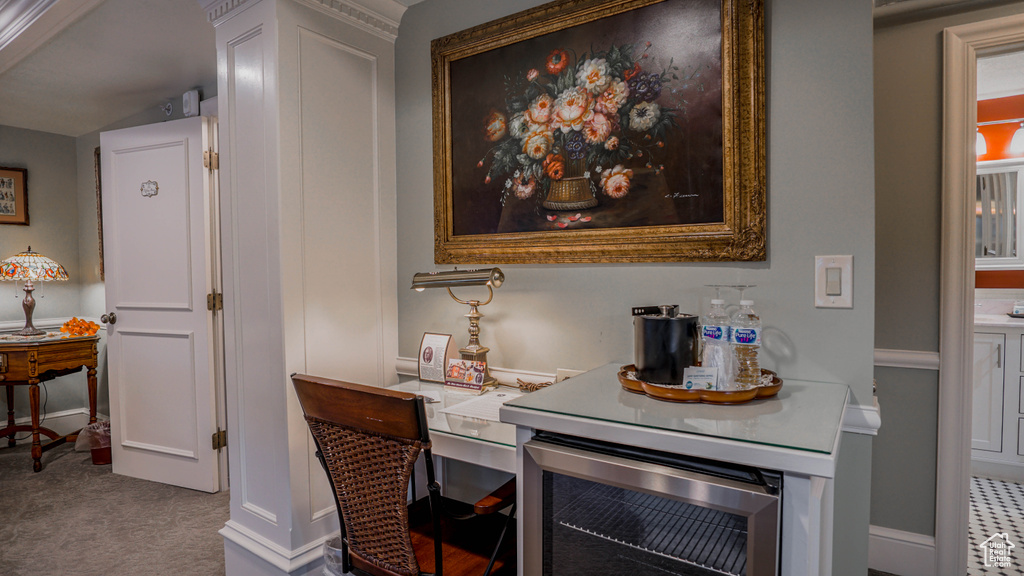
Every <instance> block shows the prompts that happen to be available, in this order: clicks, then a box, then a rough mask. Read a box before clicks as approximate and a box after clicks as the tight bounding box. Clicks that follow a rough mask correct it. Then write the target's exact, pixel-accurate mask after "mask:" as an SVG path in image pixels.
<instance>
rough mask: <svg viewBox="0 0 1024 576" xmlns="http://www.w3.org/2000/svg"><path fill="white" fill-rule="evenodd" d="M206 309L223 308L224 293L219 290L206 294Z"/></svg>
mask: <svg viewBox="0 0 1024 576" xmlns="http://www.w3.org/2000/svg"><path fill="white" fill-rule="evenodd" d="M206 309H207V310H223V309H224V294H223V293H221V292H212V293H210V294H207V295H206Z"/></svg>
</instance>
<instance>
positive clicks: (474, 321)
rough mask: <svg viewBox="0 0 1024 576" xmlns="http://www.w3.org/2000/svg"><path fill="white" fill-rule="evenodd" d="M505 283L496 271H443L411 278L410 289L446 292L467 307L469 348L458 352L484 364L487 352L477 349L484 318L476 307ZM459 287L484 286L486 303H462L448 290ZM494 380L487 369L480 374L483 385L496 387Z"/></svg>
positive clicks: (477, 301) (483, 347)
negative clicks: (430, 289)
mask: <svg viewBox="0 0 1024 576" xmlns="http://www.w3.org/2000/svg"><path fill="white" fill-rule="evenodd" d="M504 281H505V275H504V274H502V273H501V269H500V268H484V269H480V270H447V271H443V272H420V273H418V274H415V275H413V277H412V289H413V290H416V291H417V292H422V291H423V290H425V289H427V288H446V289H447V290H448V295H449V296H451V297H452V299H453V300H455V301H456V302H458V303H459V304H466V305H468V306H469V314H466V318H469V344H467V345H466V346H465V347H464V348H459V354H461V356H462V359H463V360H474V361H477V362H485V363H486V362H487V352H488V351H490V348H487V347H486V346H481V345H480V319H481V318H483V317H484V315H483V314H481V313H480V310H479V307H480V306H484V305H486V304H489V303H490V302H491V300H492V299H494V289H495V288H497V287H499V286H501V284H502V283H503V282H504ZM463 286H487V300H486V301H484V302H481V301H479V300H462V299H460V298H458V297H457V296H455V294H454V293H453V292H452V288H458V287H463ZM496 383H497V380H496V379H495V378H493V377H492V376H491V371H490V366H487V368H486V371H485V372H484V385H485V386H486V385H491V384H496Z"/></svg>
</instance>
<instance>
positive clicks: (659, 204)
mask: <svg viewBox="0 0 1024 576" xmlns="http://www.w3.org/2000/svg"><path fill="white" fill-rule="evenodd" d="M595 6H596V7H597V10H594V9H593V8H594V7H595ZM581 7H583V8H588V9H590V12H589V14H590V15H591V16H590V17H591V18H592V19H590V20H587V21H585V22H582V23H579V18H576V19H572V18H569V19H568V20H569V21H570V22H571V23H572V24H571V25H561V27H559V26H558V25H554V24H551V23H550V22H546V21H545V17H548V16H550V17H551V18H549V20H552V21H557V16H559V15H571V14H574V12H573V10H574V9H577V8H581ZM602 10H603V11H602ZM597 14H600V15H601V17H596V15H597ZM722 14H723V8H722V2H721V1H720V0H663V1H651V0H646V1H642V2H621V1H619V2H608V1H606V2H595V1H589V2H587V1H585V0H584V1H577V2H561V3H556V4H551V5H545V6H543V7H540V8H538V9H534V10H533V11H528V12H526V13H522V14H521V15H515V16H512V17H509V18H510V19H512V20H513V22H508V21H506V22H505V27H508V26H511V25H512V24H522V23H524V22H525V23H533V24H534V26H535V27H536V30H535V31H534V33H533V35H530V30H529V27H524V28H518V29H517V30H519V32H518V33H519V34H520V35H523V37H522V38H520V39H518V40H517V41H514V42H509V41H508V40H507V39H504V40H499V41H497V42H496V43H495V45H494V46H492V47H490V48H489V49H487V48H481V45H480V42H477V43H476V44H474V43H472V42H469V41H468V40H470V39H474V38H477V39H479V38H484V37H486V34H485V33H484V30H481V29H473V30H470V31H467V33H465V36H464V37H459V36H458V35H455V36H454V37H448V38H446V39H441V41H440V42H439V41H437V40H435V43H434V45H433V52H434V68H435V76H434V80H435V88H437V86H436V84H437V83H438V81H439V79H443V80H445V81H446V82H444V83H443V84H442V89H441V90H437V89H435V148H436V147H438V146H440V147H441V148H442V150H441V154H440V156H438V155H437V153H438V151H437V150H435V195H436V198H435V211H436V212H441V218H438V214H435V224H436V225H437V226H441V225H443V226H444V229H443V230H441V229H438V230H436V239H435V240H436V243H435V256H436V259H437V260H438V261H439V262H440V261H450V262H474V261H475V262H502V261H507V262H545V261H548V262H555V261H563V262H573V261H618V260H623V261H645V260H651V261H656V260H687V259H702V258H701V257H700V254H699V252H698V253H696V254H697V257H696V258H695V257H694V256H693V255H692V254H687V253H685V250H679V249H678V248H679V246H659V245H658V244H659V242H660V240H659V239H658V238H656V237H657V236H667V237H668V238H670V239H676V240H678V239H683V240H684V241H686V240H690V238H692V236H693V235H694V234H697V235H703V236H704V237H705V238H710V237H712V236H714V235H715V234H716V233H717V232H720V231H722V230H723V229H726V228H730V226H732V227H734V225H735V223H736V222H737V219H736V217H735V213H733V212H730V209H734V208H739V206H738V205H737V202H736V201H737V200H741V199H742V198H741V195H739V194H736V192H737V190H738V188H737V187H736V186H735V185H731V186H727V178H726V177H725V173H724V168H725V163H726V160H727V156H728V154H729V153H731V152H733V150H732V149H731V148H730V147H728V146H725V145H724V143H723V139H724V138H726V136H732V135H733V131H730V130H728V129H729V128H730V127H729V126H726V116H728V117H729V119H732V118H734V111H732V112H730V111H729V110H728V109H723V95H725V96H731V94H725V92H724V90H723V74H724V72H723V68H724V65H723V53H725V52H727V49H728V48H729V46H723V18H722ZM517 18H518V20H517ZM726 25H727V26H731V24H728V23H727V24H726ZM491 26H492V28H496V29H501V28H502V27H503V26H502V24H501V21H499V23H497V24H493V23H492V25H491ZM480 28H485V27H480ZM492 31H493V30H492ZM460 41H461V42H463V43H465V44H467V45H470V46H469V47H468V48H461V53H460V49H459V48H458V46H459V44H460ZM446 48H447V49H448V53H446V54H441V55H440V57H439V53H443V52H444V51H445V49H446ZM733 59H734V58H730V60H729V63H731V62H732V60H733ZM439 63H440V64H441V65H440V66H439ZM439 72H440V73H445V74H446V78H439ZM439 93H440V95H441V96H443V98H441V102H440V103H439V102H438V99H439ZM439 108H441V109H440V110H439ZM439 112H440V114H439ZM762 121H763V119H762ZM445 131H447V136H446V137H445V138H443V140H439V139H438V133H439V132H445ZM439 160H440V163H439V162H438V161H439ZM735 160H736V158H733V161H734V162H735ZM439 173H440V174H441V175H442V178H441V179H440V180H438V175H439ZM762 192H763V189H762ZM741 219H742V218H741ZM727 232H728V233H732V232H733V230H728V231H727ZM728 233H727V234H725V235H723V236H727V235H728ZM624 240H625V242H623V241H624ZM727 242H728V241H727ZM460 244H461V245H462V246H459V245H460ZM690 244H693V242H692V241H690ZM588 246H590V247H593V248H596V250H591V249H589V248H588ZM602 246H604V247H606V248H607V247H611V246H617V248H616V247H611V248H607V249H606V248H602ZM460 247H465V248H466V249H465V250H459V249H458V248H460ZM652 247H653V248H654V249H653V251H652V250H651V248H652ZM691 247H697V245H696V244H693V246H691ZM452 249H454V250H452ZM708 259H717V258H715V257H714V255H712V257H711V258H708ZM723 259H728V258H723Z"/></svg>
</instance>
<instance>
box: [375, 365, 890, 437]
mask: <svg viewBox="0 0 1024 576" xmlns="http://www.w3.org/2000/svg"><path fill="white" fill-rule="evenodd" d="M417 368H418V365H417V363H416V359H415V358H405V357H401V356H400V357H398V358H396V359H395V370H396V371H397V372H398V374H399V375H401V376H411V377H413V378H415V377H416V376H417ZM491 375H492V376H494V377H495V378H497V379H498V380H500V381H505V382H515V381H516V379H519V380H522V381H524V382H551V381H553V380H554V379H555V375H554V374H545V373H543V372H527V371H525V370H509V369H508V368H498V367H495V366H491ZM880 414H881V413H880V412H879V408H878V398H875V399H874V405H873V406H862V405H859V404H848V405H847V406H846V412H844V413H843V424H842V431H843V432H850V433H852V434H867V435H869V436H875V435H877V434H878V429H879V428H880V427H881V426H882V418H881V415H880Z"/></svg>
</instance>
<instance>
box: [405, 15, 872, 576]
mask: <svg viewBox="0 0 1024 576" xmlns="http://www.w3.org/2000/svg"><path fill="white" fill-rule="evenodd" d="M538 3H539V2H536V1H535V0H514V1H508V2H503V3H492V2H475V1H472V0H427V1H426V2H423V3H422V4H417V5H415V6H413V7H412V8H410V9H409V11H408V12H406V14H405V16H404V17H403V20H402V26H401V29H400V33H399V37H398V41H397V43H396V57H397V80H396V87H397V92H398V100H397V104H398V158H399V168H398V237H399V255H398V258H399V262H398V270H399V278H400V284H404V282H407V281H409V280H411V278H412V275H413V274H414V273H416V272H421V271H430V270H434V269H436V267H435V265H434V263H433V218H432V217H431V214H432V211H433V191H432V163H431V162H432V156H431V149H432V140H431V130H430V126H431V85H430V45H429V43H430V40H431V39H433V38H436V37H439V36H443V35H445V34H448V33H452V32H456V31H458V30H462V29H465V28H468V27H470V26H473V25H476V24H480V23H482V22H485V21H488V20H491V19H494V18H498V17H501V16H504V15H507V14H510V13H513V12H515V11H518V10H522V9H524V8H527V7H530V6H532V5H536V4H538ZM768 12H769V13H768V17H767V19H766V22H767V36H768V51H767V52H768V53H767V58H766V59H767V62H768V84H769V86H768V134H769V142H768V159H769V167H768V176H769V188H768V208H769V222H768V226H769V248H768V249H769V260H768V261H767V262H764V263H755V264H735V263H721V264H635V265H618V264H616V265H613V264H606V265H504V266H502V269H503V270H504V271H505V275H506V278H507V281H506V283H505V284H504V285H503V286H502V287H501V288H500V289H499V290H498V291H497V293H496V295H495V299H494V302H493V303H491V304H490V305H488V306H486V307H484V309H483V310H482V311H483V312H484V313H485V314H486V315H487V317H486V318H484V319H483V321H482V340H483V343H484V344H485V345H489V346H490V347H491V349H492V352H491V355H490V361H491V363H492V364H494V365H495V366H501V367H508V368H516V369H523V370H534V371H541V372H554V371H555V369H556V368H577V369H589V368H594V367H597V366H600V365H603V364H605V363H608V362H624V361H629V360H631V359H632V345H633V342H632V329H631V319H630V316H629V307H630V306H632V305H635V304H658V303H678V304H680V305H681V307H682V308H683V309H684V310H686V311H694V312H697V311H700V310H701V309H702V307H703V306H704V305H705V304H706V302H707V300H708V299H709V298H710V297H711V296H712V291H711V289H709V288H706V287H705V285H706V284H716V283H737V282H742V283H750V284H757V285H758V287H757V288H756V289H753V290H751V291H749V292H748V295H749V296H750V297H752V298H753V299H754V300H755V301H756V302H757V305H756V308H757V309H758V310H759V311H760V313H761V316H762V318H763V321H764V323H765V326H766V330H765V333H766V335H765V339H764V352H765V355H764V356H765V360H764V364H765V365H767V366H770V367H775V368H776V369H778V371H779V372H780V374H781V375H782V377H783V378H801V379H811V380H821V381H832V382H842V383H846V384H849V385H850V386H851V389H852V390H853V396H854V398H853V401H854V402H855V403H862V404H870V403H871V402H872V398H871V382H872V377H873V371H872V370H873V369H872V358H873V347H874V319H875V315H874V290H875V288H874V287H875V277H874V246H875V234H874V221H875V208H874V197H875V194H874V178H873V174H874V155H873V142H874V136H873V129H872V126H873V122H872V118H873V109H872V21H871V5H870V3H867V2H848V1H844V0H829V1H824V2H823V1H815V0H790V1H787V2H775V3H770V6H769V7H768ZM823 127H827V129H823ZM815 254H852V255H853V256H854V265H855V272H854V280H855V286H854V304H855V307H854V309H852V310H819V309H815V308H814V298H813V271H814V256H815ZM398 296H399V322H400V324H399V332H400V339H401V340H400V353H401V354H402V355H403V356H406V357H411V356H415V355H416V352H417V348H418V344H419V340H420V336H421V335H422V333H423V332H424V331H435V332H442V333H451V334H454V335H456V339H457V340H458V341H459V342H460V343H461V342H463V341H464V340H465V338H466V320H465V319H464V318H463V317H462V315H463V314H464V313H465V310H463V307H462V306H459V305H457V304H456V303H454V302H452V300H451V299H450V298H449V297H448V295H447V294H446V293H444V292H443V291H439V290H428V291H425V292H421V293H417V292H414V291H411V290H405V289H400V290H399V295H398ZM843 443H844V450H843V457H842V458H841V462H840V470H841V472H842V476H841V478H839V480H838V481H837V500H838V503H839V504H838V506H839V509H838V510H837V514H838V516H837V517H838V519H839V521H838V522H837V528H836V538H835V542H836V554H835V566H836V573H837V574H858V575H860V574H864V572H865V571H866V569H867V524H868V512H867V510H868V505H867V504H868V501H869V482H870V455H871V441H870V439H869V438H867V437H855V435H849V434H848V435H845V437H844V439H843Z"/></svg>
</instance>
